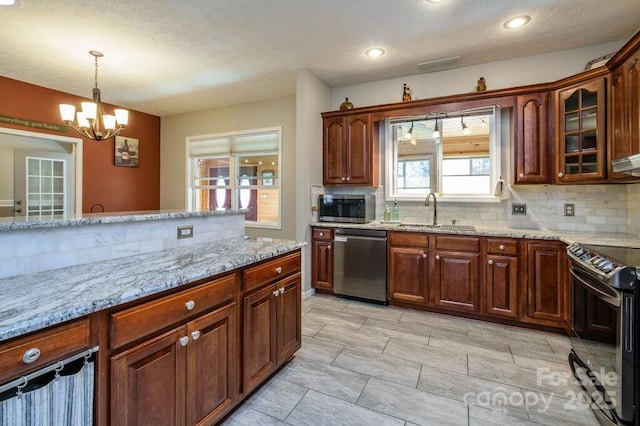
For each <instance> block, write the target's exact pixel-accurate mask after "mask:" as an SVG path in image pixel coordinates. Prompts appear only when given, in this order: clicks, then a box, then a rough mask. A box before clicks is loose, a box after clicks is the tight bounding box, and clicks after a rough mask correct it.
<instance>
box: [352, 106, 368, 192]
mask: <svg viewBox="0 0 640 426" xmlns="http://www.w3.org/2000/svg"><path fill="white" fill-rule="evenodd" d="M346 120H347V170H346V172H347V176H346V183H347V184H351V185H371V182H372V176H371V171H372V165H371V163H372V152H371V151H372V146H371V137H370V133H371V129H370V123H369V115H368V114H366V115H357V116H348V117H347V119H346Z"/></svg>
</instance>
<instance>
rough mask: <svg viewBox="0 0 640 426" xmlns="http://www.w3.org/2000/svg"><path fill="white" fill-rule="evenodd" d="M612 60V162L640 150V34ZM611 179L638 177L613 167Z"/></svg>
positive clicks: (610, 143) (610, 150) (610, 155)
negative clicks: (614, 171)
mask: <svg viewBox="0 0 640 426" xmlns="http://www.w3.org/2000/svg"><path fill="white" fill-rule="evenodd" d="M625 47H626V46H625ZM624 58H626V59H624ZM611 61H612V62H613V63H614V66H613V67H612V70H611V81H610V98H609V101H610V109H609V111H610V118H609V123H610V126H609V127H610V128H609V131H610V132H609V135H610V141H609V147H610V149H609V164H611V163H610V160H614V159H617V158H620V157H626V156H628V155H631V154H637V153H639V152H640V33H638V34H637V35H636V37H635V38H634V40H633V41H632V42H631V43H630V46H629V48H627V49H621V50H620V52H618V53H617V54H616V55H615V56H614V57H613V58H611ZM607 65H608V64H607ZM611 178H612V179H613V180H614V181H618V180H624V181H628V180H633V179H634V178H633V177H631V176H630V175H627V174H623V173H613V170H611ZM636 180H637V179H636Z"/></svg>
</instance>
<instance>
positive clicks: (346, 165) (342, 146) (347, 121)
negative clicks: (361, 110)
mask: <svg viewBox="0 0 640 426" xmlns="http://www.w3.org/2000/svg"><path fill="white" fill-rule="evenodd" d="M323 128H324V134H323V147H322V158H323V183H324V184H325V185H360V186H374V185H378V175H379V172H378V148H377V143H375V141H376V140H377V138H375V137H373V132H372V124H371V117H370V115H369V114H359V115H345V116H337V117H331V118H326V119H324V121H323Z"/></svg>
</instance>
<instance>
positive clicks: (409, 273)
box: [387, 232, 429, 306]
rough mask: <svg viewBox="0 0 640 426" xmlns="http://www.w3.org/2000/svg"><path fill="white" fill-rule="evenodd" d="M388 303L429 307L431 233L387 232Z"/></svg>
mask: <svg viewBox="0 0 640 426" xmlns="http://www.w3.org/2000/svg"><path fill="white" fill-rule="evenodd" d="M387 244H388V259H389V264H388V268H387V297H388V299H389V302H400V303H409V304H411V305H418V306H426V305H427V304H428V300H429V297H428V296H429V294H428V291H429V251H428V250H429V234H426V233H425V234H419V233H415V234H414V233H407V232H389V233H388V243H387Z"/></svg>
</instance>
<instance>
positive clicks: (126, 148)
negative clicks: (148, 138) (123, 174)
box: [115, 136, 140, 167]
mask: <svg viewBox="0 0 640 426" xmlns="http://www.w3.org/2000/svg"><path fill="white" fill-rule="evenodd" d="M139 159H140V141H138V139H134V138H130V137H127V136H116V143H115V165H116V166H123V167H138V161H139Z"/></svg>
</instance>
